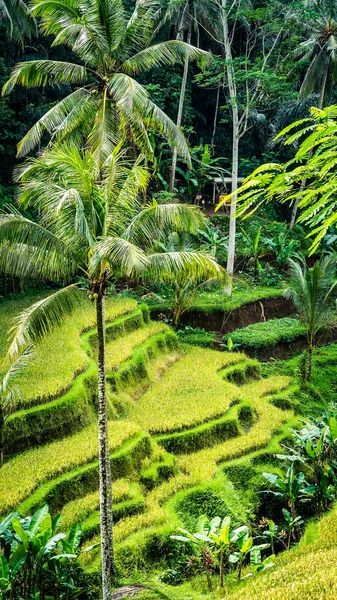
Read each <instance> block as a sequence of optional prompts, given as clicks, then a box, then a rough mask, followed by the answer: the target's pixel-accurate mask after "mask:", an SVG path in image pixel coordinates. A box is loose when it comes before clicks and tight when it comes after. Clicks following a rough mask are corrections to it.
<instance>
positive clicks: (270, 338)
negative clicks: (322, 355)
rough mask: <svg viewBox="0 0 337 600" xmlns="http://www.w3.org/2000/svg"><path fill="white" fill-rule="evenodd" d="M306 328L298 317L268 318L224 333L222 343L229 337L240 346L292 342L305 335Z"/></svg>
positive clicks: (264, 345) (254, 346) (250, 346)
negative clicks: (227, 333)
mask: <svg viewBox="0 0 337 600" xmlns="http://www.w3.org/2000/svg"><path fill="white" fill-rule="evenodd" d="M305 334H306V328H305V327H304V325H303V324H302V323H301V322H300V321H299V320H298V319H292V318H290V317H285V318H284V319H270V320H269V321H266V322H263V323H254V324H253V325H248V327H243V328H242V329H237V330H236V331H234V332H233V333H231V334H230V335H225V336H224V338H223V341H224V343H226V342H227V340H228V339H229V338H231V339H232V341H233V342H234V343H235V344H240V347H242V348H255V349H259V348H265V347H269V346H275V345H276V344H278V343H280V342H293V341H294V340H295V339H296V338H298V337H300V336H305Z"/></svg>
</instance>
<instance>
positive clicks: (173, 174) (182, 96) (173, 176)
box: [170, 21, 192, 192]
mask: <svg viewBox="0 0 337 600" xmlns="http://www.w3.org/2000/svg"><path fill="white" fill-rule="evenodd" d="M179 37H180V33H179V34H178V35H177V39H179ZM191 39H192V21H190V23H189V26H188V34H187V43H188V44H190V43H191ZM188 66H189V60H188V58H187V57H186V59H185V63H184V73H183V80H182V82H181V91H180V99H179V108H178V116H177V127H181V123H182V120H183V112H184V104H185V95H186V87H187V77H188ZM177 160H178V152H177V149H176V148H175V149H174V150H173V157H172V165H171V178H170V192H173V191H174V187H175V184H176V170H177Z"/></svg>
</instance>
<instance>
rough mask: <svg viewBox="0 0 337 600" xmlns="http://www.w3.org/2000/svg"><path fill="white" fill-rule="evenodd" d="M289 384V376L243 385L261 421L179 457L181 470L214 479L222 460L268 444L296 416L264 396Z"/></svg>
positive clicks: (244, 391)
mask: <svg viewBox="0 0 337 600" xmlns="http://www.w3.org/2000/svg"><path fill="white" fill-rule="evenodd" d="M289 383H290V379H289V378H288V377H271V378H269V379H262V380H261V381H257V382H254V383H252V384H248V385H245V386H243V387H242V388H241V391H242V394H243V397H244V398H247V399H248V400H250V401H251V402H252V407H253V408H254V409H255V411H256V413H257V417H258V418H257V422H256V423H255V424H254V425H253V426H252V427H251V429H250V430H249V431H248V433H246V434H245V435H241V436H238V437H236V438H233V439H231V440H228V441H226V442H224V443H222V444H219V445H217V446H214V447H213V448H208V449H205V450H201V451H200V452H195V453H192V454H189V455H188V456H181V457H180V458H178V466H179V467H180V469H181V470H182V471H183V472H184V473H186V474H187V475H189V476H190V477H192V478H193V479H200V480H202V481H205V480H211V479H212V478H213V477H214V475H215V473H216V469H217V465H218V463H219V462H222V461H227V460H232V459H233V458H237V457H239V456H242V455H244V454H247V453H249V452H252V451H254V450H258V449H259V448H263V447H265V446H267V444H268V443H269V442H270V440H271V438H272V436H273V435H274V434H275V433H276V431H277V430H278V429H279V428H280V426H281V425H282V424H283V423H285V422H286V421H288V420H289V419H290V418H291V417H292V416H293V413H292V412H291V411H282V410H280V409H279V408H276V407H275V406H273V405H271V404H270V403H269V402H268V400H267V399H266V398H264V396H265V395H266V394H268V393H269V394H271V393H275V392H277V391H278V390H281V389H284V388H285V387H286V386H287V385H289Z"/></svg>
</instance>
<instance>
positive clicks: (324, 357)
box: [261, 344, 337, 416]
mask: <svg viewBox="0 0 337 600" xmlns="http://www.w3.org/2000/svg"><path fill="white" fill-rule="evenodd" d="M299 363H300V357H299V356H294V357H292V358H290V359H288V360H277V361H272V362H270V363H263V364H262V365H261V372H262V375H263V376H264V377H270V376H272V375H274V374H276V373H280V374H284V375H287V376H290V377H298V376H299ZM336 365H337V344H329V345H328V346H323V347H321V348H315V349H314V352H313V367H312V375H311V380H310V381H305V382H303V383H302V384H301V385H300V382H299V384H298V389H297V390H296V392H295V394H294V395H293V396H294V400H295V401H296V402H297V403H298V410H299V412H301V413H302V414H304V415H308V416H310V415H317V416H318V415H320V414H321V412H322V408H324V407H325V406H327V404H328V403H329V402H336V395H337V370H336Z"/></svg>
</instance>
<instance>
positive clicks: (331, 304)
mask: <svg viewBox="0 0 337 600" xmlns="http://www.w3.org/2000/svg"><path fill="white" fill-rule="evenodd" d="M289 264H290V271H289V275H290V280H289V288H288V289H287V290H286V291H285V294H286V296H287V297H288V298H290V299H291V300H292V301H293V303H294V305H295V307H296V309H297V310H298V312H299V314H300V316H301V319H302V321H303V322H304V324H305V326H306V328H307V338H308V353H309V358H308V364H307V379H308V380H309V379H310V378H311V370H312V353H313V349H314V344H315V341H316V336H317V333H318V332H319V331H321V330H324V329H327V327H329V326H330V325H331V324H332V323H334V322H335V320H336V313H335V310H336V298H337V280H336V258H335V257H334V256H325V257H324V258H322V259H321V260H319V261H316V262H315V264H314V266H313V267H311V268H308V267H307V266H306V265H305V264H304V265H301V264H300V263H297V262H295V261H293V260H290V261H289Z"/></svg>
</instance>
